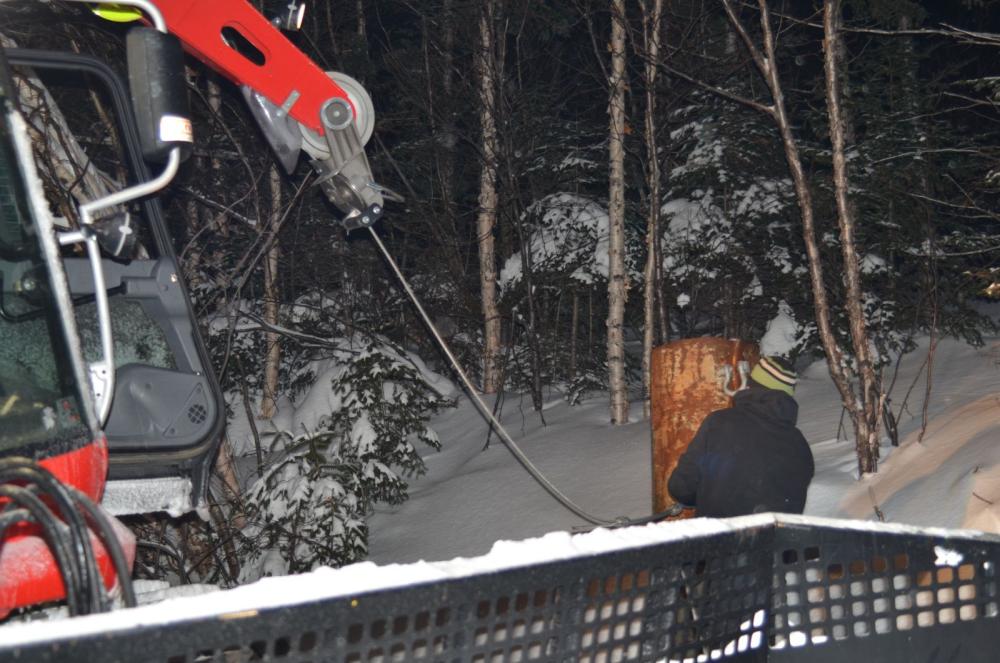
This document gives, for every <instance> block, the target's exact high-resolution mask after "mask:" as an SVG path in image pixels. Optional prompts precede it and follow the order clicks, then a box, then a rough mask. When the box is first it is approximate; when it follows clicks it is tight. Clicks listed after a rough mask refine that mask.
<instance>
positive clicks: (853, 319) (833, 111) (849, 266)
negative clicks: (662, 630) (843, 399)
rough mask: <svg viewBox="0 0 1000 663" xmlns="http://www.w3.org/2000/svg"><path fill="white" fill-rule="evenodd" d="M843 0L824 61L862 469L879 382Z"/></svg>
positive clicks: (874, 465)
mask: <svg viewBox="0 0 1000 663" xmlns="http://www.w3.org/2000/svg"><path fill="white" fill-rule="evenodd" d="M841 11H842V9H841V4H840V0H825V2H824V3H823V51H824V56H823V64H824V69H825V72H826V107H827V113H828V114H829V117H830V140H831V143H832V146H833V184H834V192H835V198H836V202H837V225H838V226H839V228H840V248H841V252H842V254H843V258H844V281H845V283H846V287H847V298H846V299H847V301H846V302H845V307H846V309H847V318H848V321H849V324H850V328H851V341H852V344H853V347H854V357H855V361H856V363H857V374H858V381H859V386H860V392H861V394H860V395H861V403H860V410H859V411H856V412H854V413H852V415H853V416H854V417H855V420H856V421H855V432H856V435H857V438H856V445H857V452H858V470H859V471H860V472H861V474H866V473H869V472H875V471H877V470H878V443H879V439H878V428H879V421H880V419H881V412H880V411H879V409H880V408H879V404H880V398H879V391H880V390H879V385H878V380H877V378H876V375H875V369H874V366H873V365H872V357H871V347H870V344H869V340H868V326H867V323H866V322H865V315H864V310H863V309H862V296H863V294H864V293H863V292H862V289H861V262H860V259H859V257H858V253H857V247H856V244H857V239H856V238H855V234H854V228H855V220H854V209H853V206H852V205H851V204H850V202H849V200H848V179H847V159H846V156H845V149H844V144H845V139H844V126H845V119H844V112H843V109H842V108H841V104H840V99H841V97H840V67H839V66H838V55H839V54H841V53H842V52H843V47H842V45H841V42H842V36H841V34H840V30H841V21H842V16H841Z"/></svg>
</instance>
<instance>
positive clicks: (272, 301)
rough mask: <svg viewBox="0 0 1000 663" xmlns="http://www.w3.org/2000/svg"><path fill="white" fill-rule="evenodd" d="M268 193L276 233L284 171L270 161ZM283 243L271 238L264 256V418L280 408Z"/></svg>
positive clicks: (262, 417) (280, 211) (271, 228)
mask: <svg viewBox="0 0 1000 663" xmlns="http://www.w3.org/2000/svg"><path fill="white" fill-rule="evenodd" d="M268 193H269V194H270V199H271V208H270V217H271V218H270V219H269V221H270V223H269V226H270V231H271V232H272V233H277V232H278V228H279V227H280V226H281V218H282V209H281V173H280V172H278V167H277V165H274V164H272V165H271V171H270V173H269V177H268ZM280 257H281V247H280V245H279V244H278V241H277V238H274V239H273V240H272V241H271V246H270V247H269V248H268V250H267V256H266V257H265V258H264V321H265V322H266V323H267V325H268V331H267V332H265V334H264V339H265V342H266V344H267V356H266V357H265V359H264V389H263V393H262V394H261V401H260V417H261V419H270V418H271V417H273V416H274V415H275V413H276V412H277V409H278V407H277V395H278V379H279V377H280V373H279V371H280V368H281V335H280V334H278V333H277V332H275V331H272V330H273V329H276V328H277V327H278V305H279V297H278V260H279V258H280Z"/></svg>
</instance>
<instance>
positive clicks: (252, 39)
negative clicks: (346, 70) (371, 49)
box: [154, 0, 357, 135]
mask: <svg viewBox="0 0 1000 663" xmlns="http://www.w3.org/2000/svg"><path fill="white" fill-rule="evenodd" d="M154 4H155V5H156V6H157V8H159V10H160V11H161V12H162V13H163V18H164V19H165V20H166V23H167V29H168V30H169V31H170V33H171V34H175V35H177V37H179V38H180V40H181V41H182V42H184V46H185V48H187V49H188V50H189V51H190V52H191V53H192V54H193V55H195V56H196V57H197V58H198V59H199V60H201V61H203V62H205V63H206V64H209V65H210V66H212V67H213V68H215V69H216V70H218V71H219V72H220V73H221V74H223V75H225V76H226V77H227V78H229V79H230V80H232V81H233V82H234V83H236V84H237V85H246V86H248V87H250V88H252V89H253V90H255V91H257V92H259V93H260V94H262V95H264V96H265V97H267V98H268V99H269V100H270V101H271V102H272V103H274V104H275V105H276V106H282V105H284V104H286V102H290V103H291V106H290V108H288V111H287V112H288V114H289V115H291V116H292V117H293V118H294V119H295V120H296V121H298V122H299V123H300V124H302V125H305V126H306V127H307V128H309V129H310V130H312V131H313V132H315V133H317V134H319V135H322V134H323V126H322V124H321V122H320V109H321V108H322V107H323V105H324V104H325V103H326V102H327V101H328V100H329V99H331V98H334V97H337V98H340V99H344V100H346V101H347V102H348V103H351V101H350V99H349V97H348V95H347V93H346V92H345V91H344V90H343V88H341V87H340V86H339V85H337V84H336V83H335V82H333V80H331V79H330V77H329V76H327V75H326V73H325V72H324V71H323V70H322V69H320V68H319V67H318V66H317V65H316V63H314V62H313V61H312V60H310V59H309V57H308V56H306V55H305V54H304V53H302V51H300V50H299V49H298V48H296V46H295V45H294V44H292V43H291V42H290V41H289V40H288V39H287V38H286V37H285V36H284V35H283V34H282V33H281V31H280V30H278V29H277V28H276V27H274V26H273V25H271V23H270V22H269V21H268V20H267V19H266V18H264V17H263V16H262V15H261V14H260V13H259V12H258V11H257V10H256V9H255V8H254V7H253V6H252V5H251V4H250V3H249V2H247V1H246V0H211V2H205V0H155V2H154ZM239 37H242V39H244V40H246V42H247V43H249V44H251V45H252V46H253V47H254V48H256V49H257V51H258V52H259V53H260V54H261V56H262V57H263V59H264V61H263V62H261V63H260V64H257V63H255V62H254V61H253V60H251V59H249V58H248V57H247V56H246V55H244V54H241V53H240V52H239V51H238V50H237V48H236V47H235V46H234V45H232V43H231V42H232V41H233V39H234V38H236V39H238V38H239ZM352 107H353V104H352ZM355 113H357V109H355Z"/></svg>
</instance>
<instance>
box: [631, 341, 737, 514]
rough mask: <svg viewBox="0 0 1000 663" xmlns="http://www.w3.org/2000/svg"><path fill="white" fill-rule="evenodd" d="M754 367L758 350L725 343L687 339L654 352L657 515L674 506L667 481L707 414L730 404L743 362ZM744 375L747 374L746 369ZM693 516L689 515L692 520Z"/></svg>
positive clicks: (652, 386) (652, 399)
mask: <svg viewBox="0 0 1000 663" xmlns="http://www.w3.org/2000/svg"><path fill="white" fill-rule="evenodd" d="M741 361H742V362H746V364H745V366H746V367H749V368H752V367H753V365H754V363H755V362H756V361H757V346H756V345H755V344H753V343H748V342H745V341H739V340H733V339H724V338H708V337H706V338H685V339H682V340H679V341H674V342H673V343H667V344H666V345H661V346H659V347H656V348H653V358H652V365H651V375H650V382H651V384H650V409H651V411H652V416H653V422H652V424H653V512H654V513H657V512H660V511H663V510H665V509H667V508H669V507H670V506H671V505H673V504H674V499H673V498H672V497H671V496H670V493H668V492H667V479H669V478H670V474H671V473H672V472H673V471H674V468H675V467H677V461H678V459H680V457H681V454H683V453H684V452H685V451H686V450H687V448H688V445H689V444H691V440H692V439H693V438H694V436H695V433H697V432H698V427H699V426H701V422H702V421H703V420H704V419H705V417H706V416H708V415H709V413H711V412H714V411H715V410H721V409H724V408H727V407H729V406H730V405H732V400H733V399H732V396H730V395H728V394H727V393H726V388H728V389H729V390H735V389H737V388H739V386H740V384H739V382H740V366H739V365H740V362H741ZM744 370H746V369H744ZM691 515H693V511H690V510H685V516H686V517H690V516H691Z"/></svg>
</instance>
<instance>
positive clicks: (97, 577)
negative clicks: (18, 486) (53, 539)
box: [0, 458, 108, 613]
mask: <svg viewBox="0 0 1000 663" xmlns="http://www.w3.org/2000/svg"><path fill="white" fill-rule="evenodd" d="M8 460H9V461H11V462H10V464H9V466H8V467H4V468H0V483H2V482H8V481H11V479H13V480H15V481H17V480H20V481H26V482H29V483H33V484H35V485H36V486H38V488H39V492H41V493H42V494H43V495H45V496H46V497H48V498H49V499H51V500H52V501H53V502H54V503H55V506H56V507H57V509H58V512H59V515H61V516H62V519H63V522H65V523H66V525H67V526H68V527H69V531H70V545H71V547H72V551H73V553H74V554H75V558H76V560H77V564H78V566H77V569H78V572H79V578H80V585H81V589H82V590H83V592H84V595H85V596H86V597H87V600H88V603H89V606H90V607H89V609H88V610H87V612H88V613H91V612H104V611H106V610H107V609H108V603H107V600H106V598H105V595H104V591H103V590H104V582H103V580H102V579H101V574H100V572H99V571H98V569H97V560H96V558H95V557H94V549H93V547H92V546H91V545H90V530H89V529H88V528H87V524H86V523H85V522H84V519H83V516H82V515H81V514H80V513H79V512H78V511H77V509H76V506H75V503H74V500H73V498H72V496H71V495H70V493H69V491H68V490H67V488H66V486H65V485H63V484H62V483H61V482H59V481H58V480H57V479H56V478H55V477H54V476H53V475H52V474H51V473H50V472H48V470H45V469H43V468H42V467H40V466H38V465H37V464H35V463H33V462H31V461H30V460H27V459H23V458H12V459H8ZM4 464H5V465H8V464H7V463H4Z"/></svg>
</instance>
